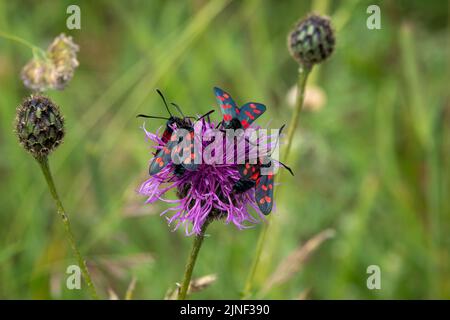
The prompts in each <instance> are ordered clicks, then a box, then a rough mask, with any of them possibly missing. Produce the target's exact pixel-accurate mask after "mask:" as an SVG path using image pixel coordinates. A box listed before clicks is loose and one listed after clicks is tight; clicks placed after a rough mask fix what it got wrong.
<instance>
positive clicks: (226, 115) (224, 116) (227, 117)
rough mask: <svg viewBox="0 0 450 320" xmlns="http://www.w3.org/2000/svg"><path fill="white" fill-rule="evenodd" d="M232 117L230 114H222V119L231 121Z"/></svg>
mask: <svg viewBox="0 0 450 320" xmlns="http://www.w3.org/2000/svg"><path fill="white" fill-rule="evenodd" d="M232 118H233V117H232V116H231V114H224V115H223V120H224V121H227V122H228V121H231V119H232Z"/></svg>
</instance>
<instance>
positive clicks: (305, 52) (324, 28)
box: [288, 14, 335, 66]
mask: <svg viewBox="0 0 450 320" xmlns="http://www.w3.org/2000/svg"><path fill="white" fill-rule="evenodd" d="M334 45H335V38H334V33H333V29H332V28H331V24H330V19H329V18H327V17H322V16H318V15H314V14H312V15H309V16H308V17H307V18H306V19H304V20H301V21H300V22H299V23H298V24H297V25H296V26H295V28H294V29H293V30H292V31H291V32H290V33H289V36H288V47H289V51H290V53H291V55H292V57H293V58H294V59H295V60H296V61H297V62H298V63H300V64H302V65H304V66H312V65H313V64H316V63H320V62H322V61H323V60H325V59H326V58H328V57H329V56H330V55H331V54H332V53H333V50H334Z"/></svg>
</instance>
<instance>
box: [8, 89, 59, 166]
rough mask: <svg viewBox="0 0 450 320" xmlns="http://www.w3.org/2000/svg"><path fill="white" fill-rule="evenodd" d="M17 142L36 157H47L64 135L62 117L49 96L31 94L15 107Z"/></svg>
mask: <svg viewBox="0 0 450 320" xmlns="http://www.w3.org/2000/svg"><path fill="white" fill-rule="evenodd" d="M16 133H17V136H18V138H19V142H20V143H21V144H22V146H23V147H24V148H25V150H27V151H28V152H30V153H31V154H32V155H33V156H34V157H35V158H36V159H42V158H45V157H47V156H48V155H49V154H50V153H51V152H52V151H53V150H54V149H55V148H56V147H57V146H59V145H60V144H61V142H62V141H63V137H64V119H63V117H62V115H61V112H60V111H59V108H58V106H56V105H55V104H54V103H53V102H52V101H51V100H50V99H49V98H47V97H44V96H42V95H32V96H30V97H28V98H27V99H25V100H24V101H23V103H22V104H21V105H20V106H19V107H18V108H17V117H16Z"/></svg>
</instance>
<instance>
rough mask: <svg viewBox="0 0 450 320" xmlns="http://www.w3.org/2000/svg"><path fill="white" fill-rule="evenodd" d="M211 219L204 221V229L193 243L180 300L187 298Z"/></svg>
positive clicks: (179, 295)
mask: <svg viewBox="0 0 450 320" xmlns="http://www.w3.org/2000/svg"><path fill="white" fill-rule="evenodd" d="M209 223H210V221H209V220H208V219H207V220H206V221H205V223H203V226H202V229H201V230H200V234H198V235H196V236H195V239H194V243H193V244H192V249H191V254H190V255H189V258H188V260H187V263H186V268H185V269H184V276H183V282H182V283H181V288H180V291H179V293H178V300H185V299H186V295H187V292H188V289H189V284H190V283H191V278H192V271H194V266H195V262H196V261H197V256H198V252H199V251H200V248H201V246H202V243H203V239H204V238H205V231H206V228H207V227H208V225H209Z"/></svg>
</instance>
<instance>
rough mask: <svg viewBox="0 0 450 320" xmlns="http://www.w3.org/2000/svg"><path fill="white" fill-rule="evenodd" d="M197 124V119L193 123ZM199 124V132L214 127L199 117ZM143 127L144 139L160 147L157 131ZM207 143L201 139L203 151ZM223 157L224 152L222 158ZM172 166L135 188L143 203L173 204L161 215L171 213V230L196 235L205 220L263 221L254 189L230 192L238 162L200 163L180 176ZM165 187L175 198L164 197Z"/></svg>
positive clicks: (238, 223) (243, 225) (241, 223)
mask: <svg viewBox="0 0 450 320" xmlns="http://www.w3.org/2000/svg"><path fill="white" fill-rule="evenodd" d="M199 123H200V121H199V122H197V123H196V126H197V124H199ZM201 124H202V125H201V126H200V131H201V134H204V133H205V132H206V131H208V130H213V129H214V128H215V124H214V123H212V122H211V123H208V122H206V121H203V120H202V121H201ZM143 129H144V132H145V135H146V137H147V139H148V140H150V141H151V142H153V143H155V146H154V148H155V149H156V150H159V149H161V148H162V146H163V145H164V142H163V141H162V140H161V138H160V135H159V130H158V131H157V132H156V133H152V132H149V131H147V130H146V129H145V127H144V128H143ZM224 140H225V139H224ZM210 143H211V142H209V141H202V146H203V150H204V148H205V147H206V146H208V145H209V144H210ZM247 151H248V150H247ZM225 157H226V153H225V152H224V160H225ZM151 160H152V159H151ZM174 169H175V164H173V163H170V164H168V165H167V166H166V167H164V168H163V169H162V170H161V171H159V172H158V173H157V174H155V175H153V176H150V177H149V178H148V179H147V180H146V181H145V182H144V183H142V185H141V186H140V188H139V190H138V192H139V193H140V194H142V195H145V196H147V197H148V199H147V201H146V203H153V202H155V201H158V200H162V201H164V202H166V203H170V204H172V205H173V206H172V207H170V208H168V209H166V210H165V211H163V212H162V213H161V215H165V214H167V213H169V212H173V214H172V215H171V216H170V217H167V220H168V222H169V225H174V230H176V229H178V228H179V227H184V228H185V232H186V235H188V236H190V235H193V234H199V233H200V231H201V228H202V225H203V224H204V223H205V222H206V221H207V219H224V220H225V222H226V223H227V224H228V223H230V222H231V223H233V224H234V225H235V226H236V227H237V228H239V229H244V228H248V227H250V225H251V224H255V223H258V222H259V221H260V220H264V215H263V214H262V213H261V211H260V210H259V208H258V205H257V204H256V200H255V192H254V188H251V189H250V190H248V191H246V192H243V193H236V192H234V191H233V186H234V184H235V182H236V181H238V180H239V179H240V174H239V171H238V164H228V163H227V162H226V161H224V163H223V164H206V163H201V164H200V165H199V166H198V168H197V170H195V171H189V170H186V171H185V172H184V173H183V174H182V175H177V174H175V173H174ZM169 190H176V193H177V196H178V198H179V199H176V200H170V199H166V198H164V197H163V196H164V195H165V193H166V192H167V191H169ZM250 208H253V209H254V210H255V212H256V217H255V216H254V215H252V214H250V212H249V209H250Z"/></svg>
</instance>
